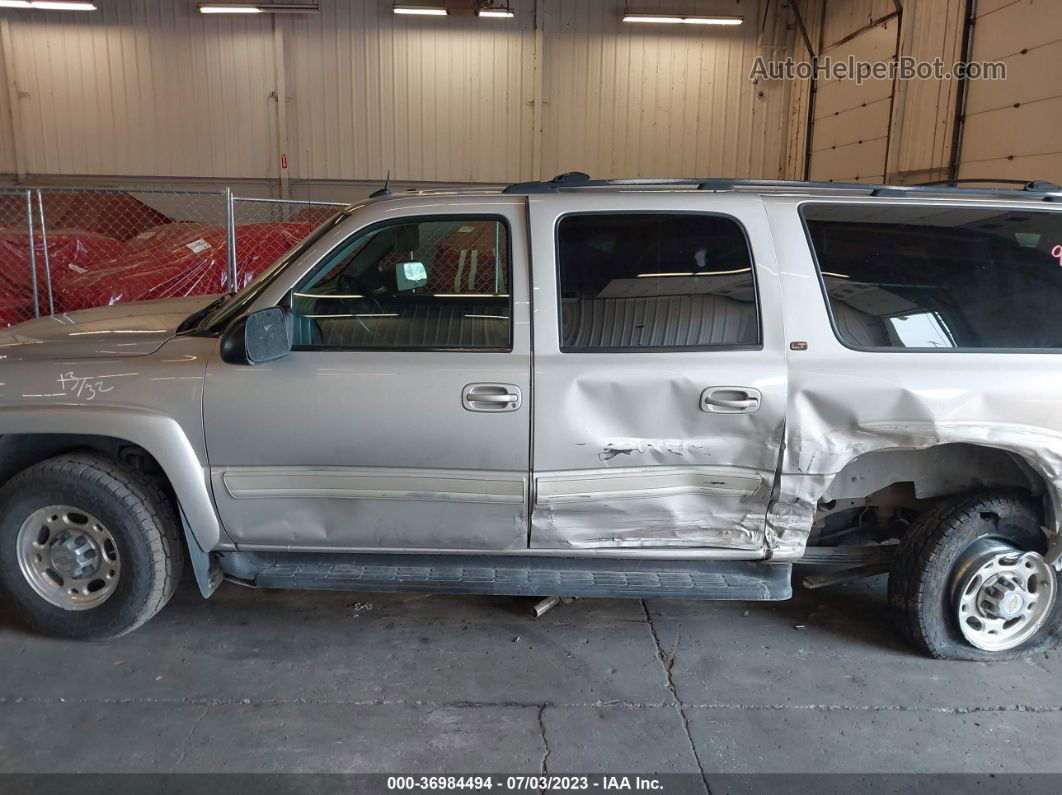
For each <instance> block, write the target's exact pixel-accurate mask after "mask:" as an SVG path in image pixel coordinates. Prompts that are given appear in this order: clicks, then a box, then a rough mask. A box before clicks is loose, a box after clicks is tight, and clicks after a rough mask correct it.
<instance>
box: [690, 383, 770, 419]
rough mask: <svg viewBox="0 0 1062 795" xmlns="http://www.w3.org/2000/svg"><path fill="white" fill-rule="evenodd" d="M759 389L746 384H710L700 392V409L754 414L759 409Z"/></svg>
mask: <svg viewBox="0 0 1062 795" xmlns="http://www.w3.org/2000/svg"><path fill="white" fill-rule="evenodd" d="M762 400H763V396H762V395H761V394H760V390H758V389H753V388H752V387H748V386H710V387H708V388H707V389H706V390H704V391H703V392H701V411H708V412H711V413H713V414H754V413H755V412H757V411H759V410H760V403H761V401H762Z"/></svg>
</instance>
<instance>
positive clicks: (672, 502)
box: [530, 192, 786, 555]
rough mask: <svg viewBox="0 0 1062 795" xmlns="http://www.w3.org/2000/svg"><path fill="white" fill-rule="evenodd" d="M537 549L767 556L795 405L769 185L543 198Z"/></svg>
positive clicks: (534, 212)
mask: <svg viewBox="0 0 1062 795" xmlns="http://www.w3.org/2000/svg"><path fill="white" fill-rule="evenodd" d="M530 217H531V227H532V229H533V233H532V235H533V237H532V251H533V261H534V272H533V278H534V288H535V289H534V293H535V308H534V315H533V317H534V339H535V354H534V390H535V405H534V427H533V438H534V445H533V450H534V456H533V481H534V503H533V511H532V518H531V537H530V544H531V546H532V547H535V548H602V549H607V548H631V547H633V548H674V547H682V548H710V549H716V550H736V551H740V552H741V553H743V554H750V555H752V554H757V553H758V551H760V550H761V549H762V548H763V546H764V525H765V514H766V511H767V506H768V502H769V500H770V495H771V489H772V486H773V484H774V477H775V472H776V470H777V466H778V460H779V445H780V443H781V438H782V432H783V421H784V418H785V405H786V367H785V355H784V352H783V343H782V327H781V320H780V311H779V295H778V284H777V276H776V272H775V269H774V252H773V249H772V247H771V242H770V241H771V238H770V232H769V230H768V227H767V224H766V218H765V213H764V211H763V206H762V202H761V201H760V200H759V199H758V198H757V197H752V196H740V195H728V196H726V197H725V200H724V197H723V196H719V195H710V194H709V195H705V194H691V193H689V192H685V193H663V192H656V193H650V192H641V193H635V192H629V193H620V194H618V195H616V194H612V195H604V194H601V193H597V195H594V194H592V193H591V192H579V193H570V194H561V195H551V196H544V197H532V198H531V203H530Z"/></svg>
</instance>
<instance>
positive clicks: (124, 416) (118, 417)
mask: <svg viewBox="0 0 1062 795" xmlns="http://www.w3.org/2000/svg"><path fill="white" fill-rule="evenodd" d="M52 433H54V434H78V435H84V436H109V437H113V438H117V439H123V440H125V441H128V442H131V443H132V444H135V445H138V446H139V447H142V448H144V450H146V451H147V452H148V453H150V454H151V456H152V457H153V458H154V459H155V460H156V461H157V462H158V463H159V466H161V467H162V470H163V472H165V474H166V477H167V478H169V481H170V485H171V486H172V487H173V490H174V492H175V493H176V495H177V500H178V502H179V503H180V508H181V510H182V511H183V512H184V515H185V517H187V519H188V524H189V526H190V529H191V531H192V534H193V536H194V537H195V540H196V542H197V543H198V544H199V546H200V547H201V548H202V549H203V550H204V551H210V550H211V549H214V548H215V547H216V546H217V545H218V543H219V542H220V541H221V524H220V523H219V521H218V516H217V513H216V512H215V511H214V504H213V501H212V500H211V497H210V485H209V479H208V476H207V471H208V470H207V467H205V466H204V464H203V462H202V461H200V460H199V456H198V455H197V454H196V452H195V448H194V447H193V446H192V443H191V441H190V440H189V439H188V436H187V435H186V434H185V432H184V429H183V428H181V425H180V423H178V422H177V421H176V420H175V419H173V418H172V417H168V416H166V415H164V414H158V413H153V412H150V411H147V410H145V409H131V408H129V407H118V406H107V405H68V404H53V405H49V406H8V407H4V408H0V434H13V435H14V434H52Z"/></svg>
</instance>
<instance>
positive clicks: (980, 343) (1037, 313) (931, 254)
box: [801, 204, 1062, 351]
mask: <svg viewBox="0 0 1062 795" xmlns="http://www.w3.org/2000/svg"><path fill="white" fill-rule="evenodd" d="M801 214H802V216H803V220H804V225H805V228H806V230H807V235H808V239H809V241H810V243H811V247H812V251H813V253H814V256H815V260H816V265H817V267H818V269H819V274H820V277H821V280H822V285H823V290H824V293H825V296H826V301H827V304H828V306H829V310H830V316H831V320H832V322H833V327H834V331H835V332H836V334H837V337H838V339H839V340H840V341H841V342H842V343H844V344H845V345H847V346H849V347H852V348H858V349H863V350H915V351H942V350H943V351H947V350H952V351H987V350H1052V351H1054V350H1062V314H1060V313H1059V311H1058V307H1059V306H1060V304H1062V261H1060V256H1062V213H1058V212H1052V211H1036V210H1031V211H1030V210H1024V209H1014V210H1007V209H999V208H983V207H981V208H978V207H941V206H939V205H903V206H900V205H891V206H890V205H885V206H882V205H877V204H858V205H844V204H808V205H804V206H803V207H802V208H801Z"/></svg>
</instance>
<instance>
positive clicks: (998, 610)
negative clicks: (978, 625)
mask: <svg viewBox="0 0 1062 795" xmlns="http://www.w3.org/2000/svg"><path fill="white" fill-rule="evenodd" d="M1025 597H1026V594H1025V590H1024V588H1022V587H1021V585H1020V584H1019V583H1018V582H1016V581H1014V580H1012V579H1010V578H1003V577H1001V578H999V579H997V580H996V581H995V582H993V583H992V584H991V585H988V586H986V587H985V588H984V589H983V590H982V594H981V606H982V608H983V609H984V612H985V614H986V615H988V616H991V617H993V618H1002V619H1003V620H1004V621H1009V620H1010V619H1012V618H1017V617H1018V616H1020V615H1021V614H1022V613H1023V612H1024V611H1025V607H1026V604H1027V599H1026V598H1025Z"/></svg>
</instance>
